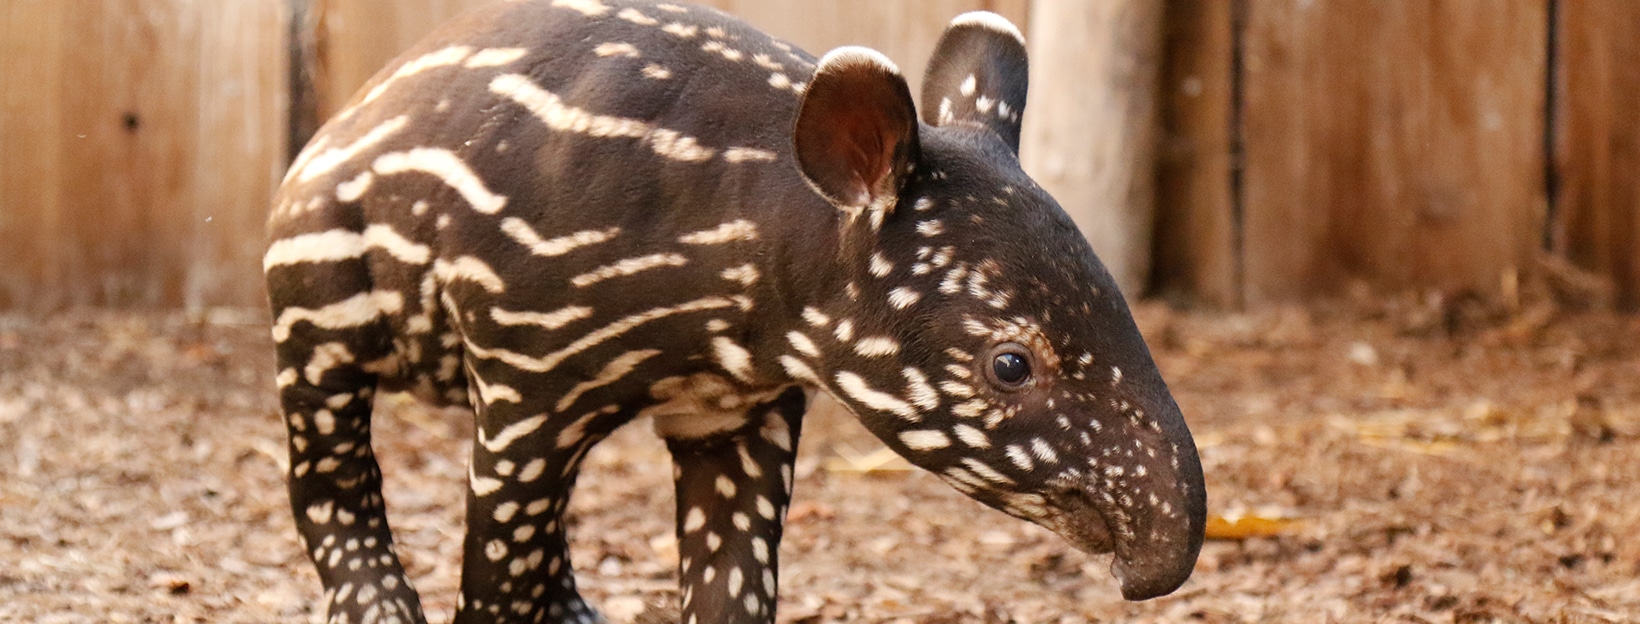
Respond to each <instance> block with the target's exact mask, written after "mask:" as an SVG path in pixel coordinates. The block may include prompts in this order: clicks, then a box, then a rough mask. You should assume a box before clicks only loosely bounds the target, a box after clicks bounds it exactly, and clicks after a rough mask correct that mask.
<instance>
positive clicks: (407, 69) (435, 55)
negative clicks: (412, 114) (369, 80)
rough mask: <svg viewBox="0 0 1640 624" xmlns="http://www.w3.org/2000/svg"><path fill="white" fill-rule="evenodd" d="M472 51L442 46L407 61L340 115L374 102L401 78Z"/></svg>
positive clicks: (444, 64) (451, 62)
mask: <svg viewBox="0 0 1640 624" xmlns="http://www.w3.org/2000/svg"><path fill="white" fill-rule="evenodd" d="M472 53H473V49H472V48H469V47H467V46H450V47H448V48H443V49H440V50H436V51H433V52H429V53H427V54H423V55H421V56H418V57H416V58H414V59H412V60H410V61H409V62H406V63H405V64H403V65H400V66H399V68H398V69H396V70H393V74H392V75H390V76H388V77H387V79H386V80H383V81H381V83H380V84H378V85H376V86H375V87H372V88H371V89H370V92H369V93H366V94H364V98H363V99H361V100H359V103H358V104H356V105H354V106H352V107H351V108H348V109H347V110H346V111H343V112H342V114H341V115H340V116H342V117H346V116H348V115H351V114H353V111H356V110H359V109H360V108H363V107H364V105H366V104H369V103H371V102H374V101H375V100H376V98H379V97H381V96H382V94H383V93H386V92H387V89H388V88H390V87H392V86H393V84H394V83H396V82H398V81H400V80H402V79H405V78H409V77H411V76H414V75H416V74H419V73H421V72H424V71H427V70H429V69H434V68H437V67H449V66H451V65H455V64H457V63H460V62H461V61H462V60H464V59H466V58H467V56H468V55H469V54H472Z"/></svg>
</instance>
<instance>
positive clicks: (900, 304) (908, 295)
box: [888, 286, 922, 310]
mask: <svg viewBox="0 0 1640 624" xmlns="http://www.w3.org/2000/svg"><path fill="white" fill-rule="evenodd" d="M921 299H922V294H921V293H918V292H917V291H915V290H912V289H910V288H906V287H904V286H901V287H899V288H895V289H894V290H890V291H888V305H889V306H890V307H892V308H894V309H896V310H904V309H906V308H909V307H911V306H913V305H916V304H917V301H919V300H921Z"/></svg>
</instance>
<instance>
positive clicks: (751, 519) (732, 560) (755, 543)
mask: <svg viewBox="0 0 1640 624" xmlns="http://www.w3.org/2000/svg"><path fill="white" fill-rule="evenodd" d="M804 407H805V397H804V395H803V391H802V390H800V389H797V388H792V389H790V390H787V391H786V392H784V393H782V394H781V395H780V396H779V398H776V399H775V400H774V401H771V402H769V403H766V404H763V405H760V406H758V407H756V408H753V409H752V410H751V411H750V412H748V414H749V415H750V417H749V418H748V419H747V423H746V425H745V426H744V427H742V428H740V429H738V430H735V431H732V432H728V433H723V434H718V435H713V436H710V437H707V438H700V439H670V440H668V441H667V447H668V448H670V449H671V451H672V459H673V462H674V463H675V467H676V479H677V502H678V555H679V557H680V559H679V562H678V576H679V579H680V585H681V589H682V592H683V595H682V600H683V611H682V613H681V615H680V621H681V622H683V623H684V624H705V623H708V622H711V623H717V622H773V621H774V610H775V598H776V596H777V595H778V594H779V592H778V591H777V586H776V585H777V582H776V580H775V579H776V576H777V575H778V568H779V549H780V536H781V533H782V523H783V522H784V520H785V516H786V508H787V506H788V504H789V503H790V502H791V489H792V462H793V461H794V460H795V459H796V457H797V436H798V432H799V431H800V430H801V428H802V422H803V410H804Z"/></svg>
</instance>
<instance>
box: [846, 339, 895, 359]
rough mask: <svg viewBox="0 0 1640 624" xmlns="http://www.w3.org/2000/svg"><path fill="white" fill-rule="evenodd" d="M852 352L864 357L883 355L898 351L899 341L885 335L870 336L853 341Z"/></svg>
mask: <svg viewBox="0 0 1640 624" xmlns="http://www.w3.org/2000/svg"><path fill="white" fill-rule="evenodd" d="M854 352H855V353H858V354H860V355H863V356H865V357H883V356H889V355H894V354H897V353H899V352H900V343H899V342H898V341H896V340H894V339H893V338H889V337H886V336H870V337H867V338H861V339H860V340H859V341H858V342H855V343H854Z"/></svg>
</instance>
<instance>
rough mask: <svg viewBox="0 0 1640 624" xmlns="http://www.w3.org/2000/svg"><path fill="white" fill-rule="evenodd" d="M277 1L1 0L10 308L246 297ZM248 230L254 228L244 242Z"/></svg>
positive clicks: (262, 186) (3, 299) (276, 136)
mask: <svg viewBox="0 0 1640 624" xmlns="http://www.w3.org/2000/svg"><path fill="white" fill-rule="evenodd" d="M282 19H283V11H282V7H281V6H279V5H277V4H273V3H263V2H248V1H247V2H205V1H198V0H194V1H190V0H128V1H120V2H114V1H104V2H82V3H73V4H71V5H69V4H63V3H54V2H36V1H34V0H18V1H17V2H9V3H6V4H5V7H4V13H3V14H0V41H3V42H5V45H6V53H5V54H4V55H3V56H0V85H4V87H3V88H0V92H3V93H4V95H0V98H3V100H0V101H3V104H0V106H4V114H3V115H0V117H3V118H4V119H5V121H3V122H0V123H4V124H5V126H4V128H0V180H3V181H4V183H0V215H4V217H3V218H0V238H3V239H5V240H7V241H10V243H9V244H6V245H0V264H5V265H9V266H15V267H18V268H17V270H8V271H5V272H4V273H3V274H0V275H3V277H0V308H21V309H29V310H49V309H56V308H61V307H66V306H84V305H112V306H142V307H155V306H163V307H189V308H193V309H199V308H203V307H208V306H217V305H231V306H252V305H258V304H259V303H260V302H261V299H262V296H261V294H260V293H261V290H260V287H259V286H258V285H257V284H256V281H255V280H253V279H251V278H253V277H254V276H255V275H256V271H257V269H258V265H257V263H256V262H255V255H256V253H255V251H254V247H255V245H254V243H253V242H254V241H259V240H260V237H261V235H260V232H261V221H262V217H263V215H265V214H266V205H267V198H268V197H269V196H271V194H272V189H273V184H274V183H275V182H276V181H277V172H278V169H279V165H280V163H279V160H278V159H279V158H280V157H281V156H282V152H283V149H284V144H283V135H282V134H281V132H282V123H283V119H282V115H283V111H282V101H283V100H282V97H283V90H282V87H283V82H282V81H283V77H282V75H281V74H280V71H282V68H283V66H282V64H281V63H280V60H281V59H282V58H283V56H282V55H283V54H284V38H283V36H282V34H283V33H282V31H281V30H280V28H281V26H280V25H281V23H282V22H281V20H282ZM248 243H250V244H248Z"/></svg>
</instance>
